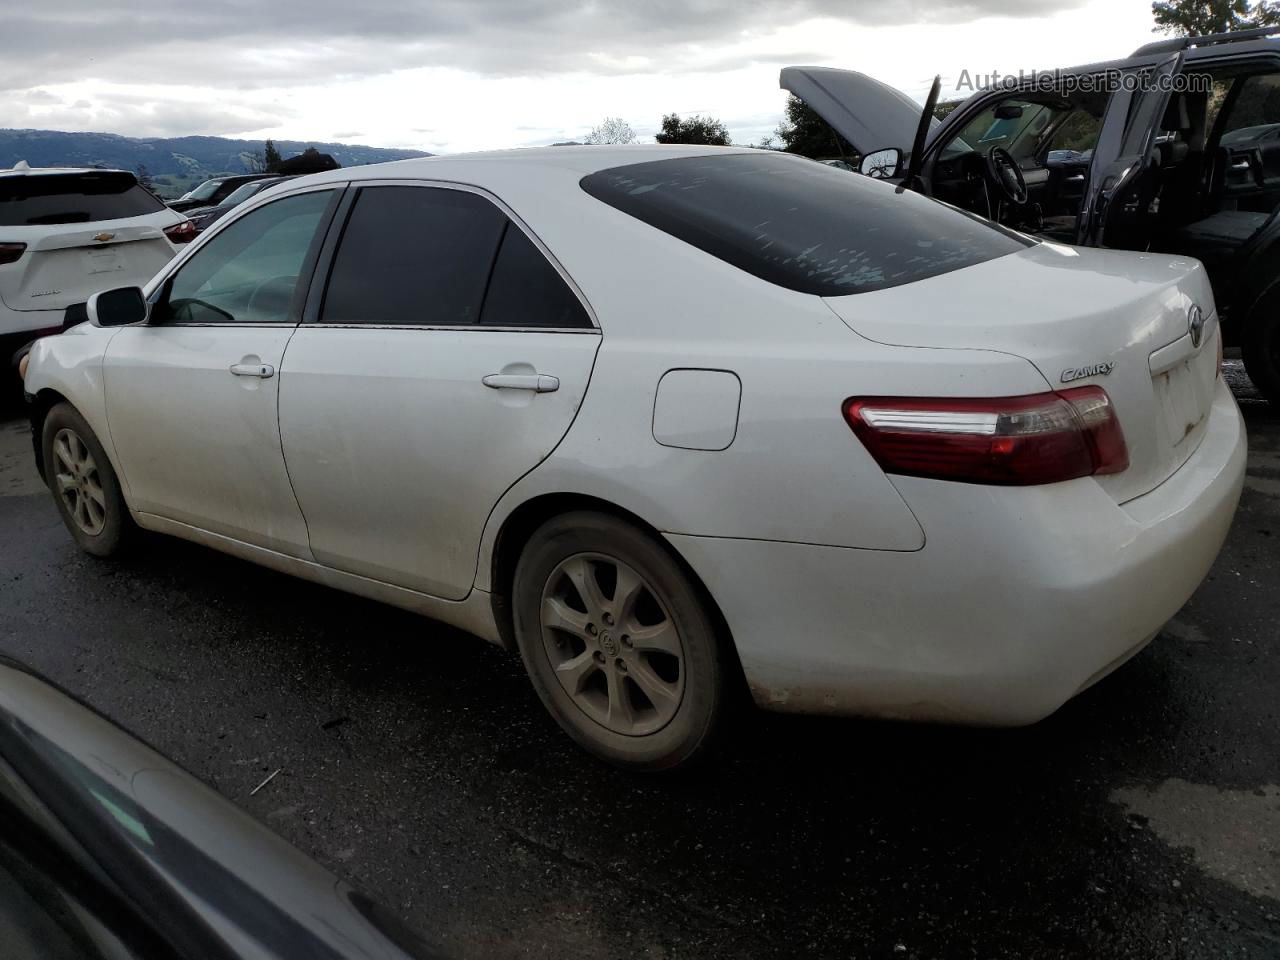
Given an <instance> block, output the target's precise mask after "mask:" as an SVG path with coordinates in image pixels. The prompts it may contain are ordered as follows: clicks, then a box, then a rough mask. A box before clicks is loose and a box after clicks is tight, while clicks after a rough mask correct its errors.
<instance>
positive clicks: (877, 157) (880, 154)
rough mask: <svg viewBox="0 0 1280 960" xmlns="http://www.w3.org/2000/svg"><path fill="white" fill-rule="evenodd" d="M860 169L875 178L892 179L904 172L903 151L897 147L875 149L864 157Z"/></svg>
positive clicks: (863, 173) (865, 174) (864, 174)
mask: <svg viewBox="0 0 1280 960" xmlns="http://www.w3.org/2000/svg"><path fill="white" fill-rule="evenodd" d="M858 170H859V172H860V173H862V175H863V176H867V177H871V178H872V179H874V180H892V179H893V178H894V177H896V176H899V175H900V174H901V173H902V151H901V150H899V149H898V148H897V147H887V148H886V149H884V150H873V151H872V152H871V153H868V154H867V155H866V156H865V157H863V158H862V163H861V164H859V166H858Z"/></svg>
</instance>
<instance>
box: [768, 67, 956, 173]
mask: <svg viewBox="0 0 1280 960" xmlns="http://www.w3.org/2000/svg"><path fill="white" fill-rule="evenodd" d="M778 85H779V86H780V87H782V89H783V90H787V91H790V92H791V93H793V94H795V95H796V96H797V97H799V98H800V99H801V100H803V101H804V102H805V103H806V104H808V105H809V106H810V107H811V108H812V109H813V111H814V112H815V113H817V114H818V116H820V117H822V119H823V120H825V121H827V123H829V124H830V125H831V127H832V128H833V129H834V130H835V131H836V133H838V134H840V136H842V137H844V138H845V139H846V140H848V141H849V143H850V144H852V146H853V149H855V150H857V151H858V153H860V154H863V155H866V154H868V153H870V152H871V151H873V150H879V149H881V148H885V147H897V148H898V149H899V150H901V151H902V152H903V153H904V154H905V153H907V152H909V151H910V150H911V146H912V144H913V143H914V142H915V137H916V129H917V128H918V127H919V125H920V111H921V110H923V109H924V107H923V106H922V105H921V104H918V103H916V102H915V101H914V100H912V99H911V98H910V97H908V96H907V95H906V94H905V93H903V92H902V91H901V90H897V89H895V88H893V87H891V86H889V85H888V84H885V83H881V82H880V81H879V80H876V79H875V78H874V77H868V76H867V75H866V74H865V73H858V72H857V71H855V70H837V69H835V68H834V67H783V68H782V73H781V75H780V76H779V77H778ZM937 126H938V121H937V120H936V119H935V120H933V122H932V125H931V127H932V128H934V129H936V128H937Z"/></svg>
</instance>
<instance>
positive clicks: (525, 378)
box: [480, 373, 560, 393]
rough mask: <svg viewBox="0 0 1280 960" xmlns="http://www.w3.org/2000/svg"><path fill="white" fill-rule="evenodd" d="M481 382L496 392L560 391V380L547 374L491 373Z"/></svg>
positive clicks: (481, 379) (482, 378)
mask: <svg viewBox="0 0 1280 960" xmlns="http://www.w3.org/2000/svg"><path fill="white" fill-rule="evenodd" d="M480 382H481V383H483V384H484V385H485V386H486V387H492V388H493V389H494V390H532V391H533V392H534V393H554V392H555V391H556V390H559V389H560V378H559V377H552V376H548V375H547V374H545V373H491V374H489V375H488V376H487V377H481V378H480Z"/></svg>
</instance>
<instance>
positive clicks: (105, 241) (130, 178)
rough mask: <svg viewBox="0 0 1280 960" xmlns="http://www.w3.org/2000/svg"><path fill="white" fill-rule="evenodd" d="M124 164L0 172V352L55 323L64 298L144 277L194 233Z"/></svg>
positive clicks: (74, 299)
mask: <svg viewBox="0 0 1280 960" xmlns="http://www.w3.org/2000/svg"><path fill="white" fill-rule="evenodd" d="M195 235H196V232H195V227H194V226H193V225H192V224H191V222H190V221H189V220H187V218H186V217H184V216H183V215H182V214H180V213H175V212H174V211H172V210H170V209H169V208H167V207H166V206H165V205H164V204H163V203H161V202H160V201H159V200H158V199H157V198H156V197H155V196H153V195H152V194H151V193H149V192H148V191H147V190H145V189H144V188H143V187H142V186H140V185H139V184H138V180H137V178H136V177H135V176H134V175H133V174H132V173H128V172H127V171H124V170H94V169H65V168H54V167H48V168H40V167H37V168H33V167H29V166H27V164H26V163H19V164H17V165H16V166H15V167H14V168H13V169H12V170H0V358H5V359H7V358H8V356H9V354H11V353H12V352H13V351H14V350H16V349H17V348H18V347H20V346H21V345H22V344H23V343H25V342H27V341H28V340H31V339H33V338H35V337H37V336H39V335H40V334H42V333H48V332H52V331H55V330H57V329H59V328H60V327H61V326H62V321H63V314H64V312H65V311H66V308H67V307H68V306H70V305H71V304H75V303H83V302H84V301H86V300H88V299H89V297H90V296H91V295H92V294H94V293H97V292H98V291H99V290H108V289H111V288H112V287H118V286H120V285H122V284H141V283H145V282H146V281H147V280H149V279H150V278H151V277H152V276H154V275H155V273H156V271H157V270H159V269H160V268H161V267H162V266H164V265H165V264H166V263H167V262H168V261H169V260H170V259H172V258H173V255H174V253H176V252H177V246H176V245H177V244H181V243H186V242H187V241H189V240H191V239H192V238H193V237H195Z"/></svg>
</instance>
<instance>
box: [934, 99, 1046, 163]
mask: <svg viewBox="0 0 1280 960" xmlns="http://www.w3.org/2000/svg"><path fill="white" fill-rule="evenodd" d="M997 113H1002V114H1005V116H997V115H996V114H997ZM1054 116H1055V111H1054V109H1053V108H1052V107H1050V106H1048V105H1046V104H1042V103H1030V102H1028V101H1026V100H1003V101H1001V102H1000V103H995V104H992V105H991V106H989V107H987V109H985V110H983V111H982V112H980V113H979V114H978V115H977V116H976V117H974V118H973V119H972V120H970V121H969V122H968V123H966V124H965V125H964V127H963V128H962V129H961V130H960V133H959V134H958V135H957V136H956V138H955V139H954V140H952V141H951V142H950V143H949V144H947V146H946V147H945V148H944V149H943V150H942V153H941V155H940V156H941V159H943V160H951V159H954V158H955V157H958V156H961V155H963V154H966V153H973V152H975V151H977V152H981V153H986V152H987V151H988V150H990V149H991V148H992V147H1003V148H1004V149H1005V150H1008V151H1009V152H1010V153H1012V154H1013V155H1014V156H1015V157H1017V156H1019V155H1021V154H1023V153H1026V154H1028V155H1030V154H1031V153H1032V152H1034V148H1035V143H1036V138H1037V137H1038V136H1039V135H1040V134H1041V133H1042V132H1044V130H1045V128H1046V127H1048V126H1049V124H1050V122H1051V121H1052V120H1053V118H1054Z"/></svg>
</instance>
